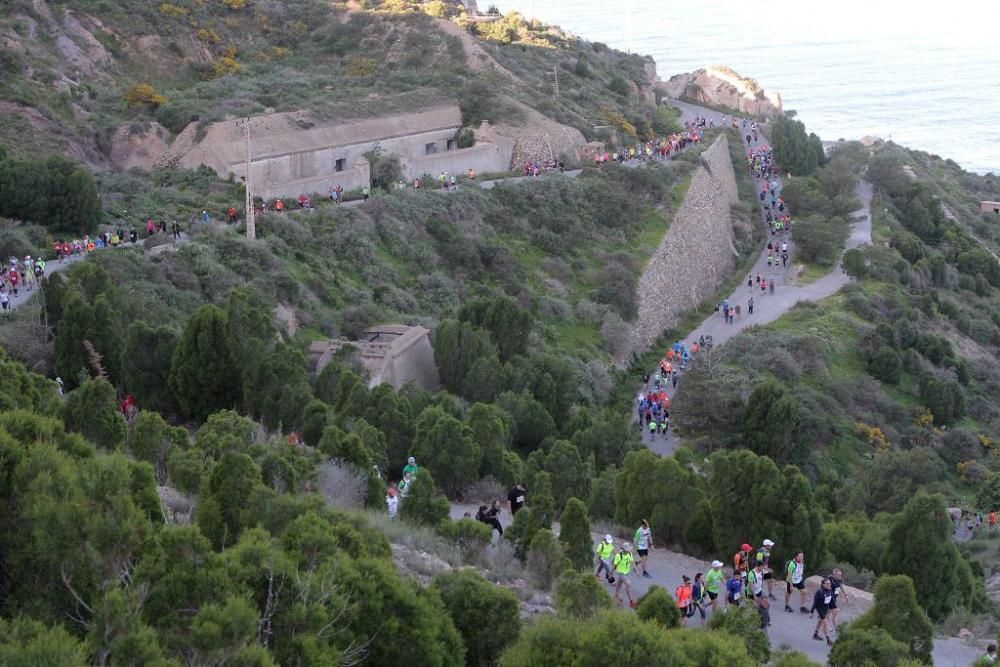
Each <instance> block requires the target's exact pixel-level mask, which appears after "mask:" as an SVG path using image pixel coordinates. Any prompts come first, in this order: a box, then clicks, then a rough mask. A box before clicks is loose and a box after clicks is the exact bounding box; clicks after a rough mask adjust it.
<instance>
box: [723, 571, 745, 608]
mask: <svg viewBox="0 0 1000 667" xmlns="http://www.w3.org/2000/svg"><path fill="white" fill-rule="evenodd" d="M742 597H743V575H742V574H740V572H738V571H736V570H733V573H732V575H731V576H730V577H729V579H728V580H727V581H726V602H728V603H729V604H730V605H732V606H734V607H739V606H740V598H742Z"/></svg>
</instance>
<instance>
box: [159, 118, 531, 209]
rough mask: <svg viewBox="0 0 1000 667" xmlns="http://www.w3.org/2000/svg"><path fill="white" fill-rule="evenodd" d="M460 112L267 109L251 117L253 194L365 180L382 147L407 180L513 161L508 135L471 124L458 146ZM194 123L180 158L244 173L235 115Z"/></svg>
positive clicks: (349, 185)
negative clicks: (342, 117)
mask: <svg viewBox="0 0 1000 667" xmlns="http://www.w3.org/2000/svg"><path fill="white" fill-rule="evenodd" d="M461 128H462V112H461V109H459V107H458V106H457V105H454V104H452V105H446V106H440V107H434V108H430V109H422V110H416V111H412V112H410V113H404V114H396V115H391V116H383V117H378V118H365V119H361V120H352V121H348V122H344V123H322V122H319V121H317V120H315V119H314V118H313V117H312V116H311V115H310V114H307V113H304V112H286V113H272V114H266V115H263V116H256V117H254V119H253V136H252V143H253V147H252V154H253V160H252V162H251V170H252V172H253V184H254V193H255V194H256V195H258V196H261V197H264V198H271V197H296V196H298V195H300V194H303V193H305V194H310V193H317V192H318V193H323V194H325V193H326V192H327V191H328V190H329V189H330V188H333V187H336V186H340V187H343V188H344V189H345V190H351V189H355V188H360V187H364V186H366V185H368V183H369V182H370V178H371V172H370V166H369V164H368V160H367V159H366V158H365V153H368V152H370V151H372V150H374V149H376V148H377V149H379V150H381V151H384V152H386V153H390V154H393V155H396V156H398V157H399V158H400V162H401V165H402V168H403V175H404V177H405V178H406V179H407V180H412V179H414V178H418V177H420V176H423V175H424V174H431V175H434V176H436V175H438V174H440V173H441V172H448V173H452V174H464V173H466V172H467V171H468V170H469V169H474V170H475V171H477V172H489V171H505V170H507V169H509V168H510V164H511V156H512V154H513V149H514V141H513V140H512V139H509V138H506V137H503V136H500V135H498V134H496V133H495V132H491V131H490V130H489V127H488V125H487V126H486V127H484V128H481V129H480V130H477V131H476V143H475V145H473V146H471V147H469V148H459V147H458V131H459V130H460V129H461ZM197 132H198V130H197V128H196V127H195V126H194V124H192V125H191V126H189V127H188V128H187V129H185V130H184V132H182V133H181V135H180V136H178V137H177V140H176V141H175V142H174V146H173V150H175V151H178V150H180V151H182V152H181V153H180V155H179V156H178V162H179V164H180V165H181V166H183V167H189V168H196V167H198V166H199V165H201V164H205V165H207V166H209V167H211V168H212V169H214V170H215V171H216V172H218V173H219V174H220V175H221V176H228V175H229V174H233V175H234V176H236V177H237V178H242V177H244V176H245V175H246V152H245V143H244V140H243V133H242V128H240V127H238V126H237V124H236V123H235V122H234V121H222V122H218V123H212V124H210V125H208V126H207V127H206V128H203V129H202V132H204V137H203V138H201V139H200V141H198V140H196V137H195V133H197Z"/></svg>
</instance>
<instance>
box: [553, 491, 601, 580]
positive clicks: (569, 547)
mask: <svg viewBox="0 0 1000 667" xmlns="http://www.w3.org/2000/svg"><path fill="white" fill-rule="evenodd" d="M559 541H560V542H561V543H562V546H563V551H564V552H565V553H566V557H567V558H569V561H570V563H572V564H573V567H575V568H577V569H578V570H586V569H588V568H589V567H590V566H591V565H592V564H593V561H594V554H593V544H591V537H590V517H589V516H587V506H586V505H584V504H583V501H581V500H579V499H577V498H570V499H569V500H567V501H566V508H565V509H564V510H563V513H562V516H560V517H559Z"/></svg>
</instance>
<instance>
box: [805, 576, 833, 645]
mask: <svg viewBox="0 0 1000 667" xmlns="http://www.w3.org/2000/svg"><path fill="white" fill-rule="evenodd" d="M833 599H834V595H833V587H832V584H831V583H830V580H829V579H827V578H824V579H823V583H822V585H821V586H820V588H818V589H817V590H816V595H814V596H813V604H812V610H811V611H809V612H808V613H809V618H813V617H814V616H816V615H819V620H818V621H816V629H815V630H813V639H815V640H816V641H819V642H821V641H823V640H822V639H821V638H820V636H819V631H820V628H822V629H823V637H826V643H827V644H828V645H829V644H833V642H832V641H830V632H829V631H828V630H827V628H826V617H827V614H828V613H829V612H830V604H831V603H832V602H833ZM803 611H805V608H803Z"/></svg>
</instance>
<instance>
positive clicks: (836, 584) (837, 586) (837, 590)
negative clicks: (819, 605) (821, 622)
mask: <svg viewBox="0 0 1000 667" xmlns="http://www.w3.org/2000/svg"><path fill="white" fill-rule="evenodd" d="M829 579H830V590H831V591H833V599H832V600H831V601H830V626H831V627H832V628H833V630H834V631H836V630H837V602H838V600H840V599H841V598H843V599H844V600H847V601H848V602H850V600H848V599H847V591H846V590H844V573H843V572H841V571H840V568H834V569H833V574H831V575H830V577H829Z"/></svg>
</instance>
